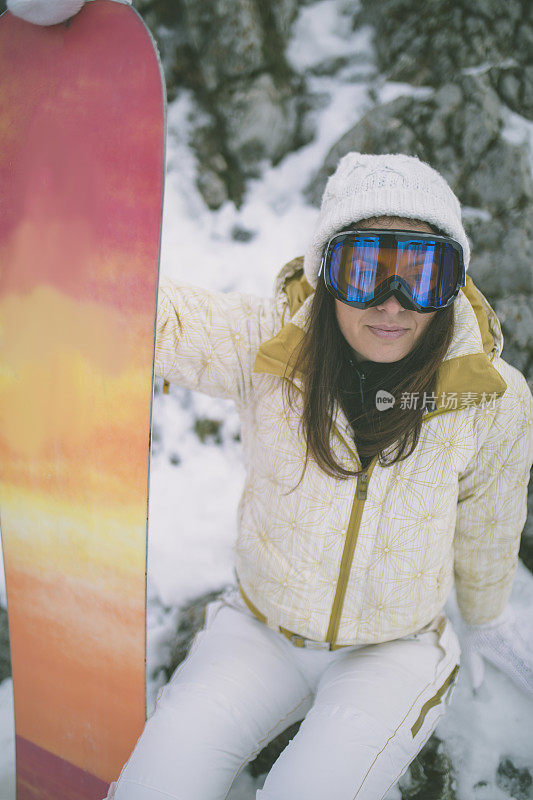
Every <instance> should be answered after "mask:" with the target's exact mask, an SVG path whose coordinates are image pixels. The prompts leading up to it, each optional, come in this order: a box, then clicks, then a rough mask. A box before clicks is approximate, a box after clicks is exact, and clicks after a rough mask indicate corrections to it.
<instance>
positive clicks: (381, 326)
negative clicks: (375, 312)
mask: <svg viewBox="0 0 533 800" xmlns="http://www.w3.org/2000/svg"><path fill="white" fill-rule="evenodd" d="M368 327H369V328H373V329H374V330H377V331H406V330H407V328H386V327H385V326H384V325H369V326H368Z"/></svg>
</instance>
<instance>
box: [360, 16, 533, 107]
mask: <svg viewBox="0 0 533 800" xmlns="http://www.w3.org/2000/svg"><path fill="white" fill-rule="evenodd" d="M362 6H363V9H364V13H363V18H364V19H365V20H367V21H368V22H369V23H370V24H372V25H373V26H374V27H375V28H376V30H379V36H378V37H376V41H375V46H376V52H377V58H378V66H379V67H380V69H381V70H382V71H383V72H385V73H386V74H387V76H388V78H389V79H390V80H395V81H404V82H407V83H411V84H413V85H433V86H440V85H441V84H442V81H443V78H444V79H448V78H449V77H450V76H452V75H458V74H460V73H461V72H462V71H463V70H467V69H479V68H483V69H484V70H486V72H487V76H488V78H489V81H490V83H491V85H492V86H493V88H494V89H495V91H496V92H497V94H498V95H499V97H500V98H501V99H502V100H503V101H504V102H505V103H506V104H507V105H508V106H509V107H510V108H511V109H512V110H513V111H517V112H518V113H520V114H523V115H524V116H527V117H529V119H533V65H532V63H531V61H532V60H531V53H532V52H533V7H532V6H531V3H529V2H528V0H507V2H505V3H500V2H498V0H472V2H469V3H450V2H449V0H434V2H432V3H431V6H430V7H428V12H429V13H425V14H421V13H420V7H419V6H417V4H416V3H413V2H411V0H386V2H383V3H374V2H373V1H372V0H362Z"/></svg>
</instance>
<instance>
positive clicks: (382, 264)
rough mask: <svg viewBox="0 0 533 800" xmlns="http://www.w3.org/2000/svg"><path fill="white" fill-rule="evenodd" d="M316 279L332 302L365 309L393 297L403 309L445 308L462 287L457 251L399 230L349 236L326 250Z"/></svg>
mask: <svg viewBox="0 0 533 800" xmlns="http://www.w3.org/2000/svg"><path fill="white" fill-rule="evenodd" d="M320 273H322V274H323V276H324V281H325V283H326V286H327V288H328V291H329V292H331V294H332V295H334V297H336V298H337V299H338V300H340V301H341V302H343V303H347V305H349V306H355V308H369V307H370V306H375V305H378V304H379V303H383V302H385V300H387V298H388V297H390V296H391V295H395V297H396V298H397V299H398V301H399V302H400V303H401V304H402V305H403V306H404V308H408V309H411V310H413V311H418V312H419V313H422V314H423V313H426V312H430V311H438V310H439V309H442V308H446V307H447V306H449V305H450V303H452V302H453V301H454V299H455V298H456V297H457V295H458V293H459V290H460V288H461V286H464V285H465V284H466V278H465V268H464V260H463V249H462V247H461V245H460V244H459V243H458V242H456V241H455V240H454V239H450V238H449V237H447V236H435V235H434V234H430V233H417V232H415V231H402V230H375V229H372V230H370V229H368V230H353V231H342V232H341V233H337V234H335V236H333V237H332V238H331V239H330V240H329V242H328V243H327V245H326V249H325V250H324V255H323V257H322V262H321V265H320V272H319V275H320Z"/></svg>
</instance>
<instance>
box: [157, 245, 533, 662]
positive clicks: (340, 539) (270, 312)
mask: <svg viewBox="0 0 533 800" xmlns="http://www.w3.org/2000/svg"><path fill="white" fill-rule="evenodd" d="M302 264H303V261H302V259H301V258H300V259H295V260H294V261H292V262H290V263H289V264H287V265H286V266H285V267H284V269H283V270H282V271H281V273H280V275H279V276H278V280H277V285H276V292H275V295H274V297H273V298H270V299H260V298H257V297H253V296H250V295H244V294H240V293H227V294H224V293H216V292H210V291H205V290H203V289H200V288H196V287H192V286H188V285H183V284H176V283H173V282H171V281H168V280H167V281H162V283H161V287H160V295H159V307H158V318H157V340H156V372H157V374H158V375H160V376H161V377H163V378H164V379H166V380H167V381H170V382H174V383H177V384H180V385H182V386H187V387H189V388H191V389H196V390H199V391H202V392H205V393H207V394H211V395H216V396H220V397H226V398H232V399H233V400H234V401H235V403H236V404H237V407H238V410H239V412H240V417H241V435H242V443H243V450H244V459H245V467H246V482H245V487H244V491H243V494H242V498H241V501H240V503H239V510H238V515H239V533H238V538H237V542H236V545H235V567H236V572H237V577H238V580H239V584H240V587H241V591H242V593H243V596H244V598H245V600H247V602H248V605H249V606H250V607H251V608H252V610H254V612H255V613H256V614H257V616H259V618H261V619H262V620H263V621H264V622H265V623H266V624H267V625H269V626H270V627H272V628H274V629H276V630H279V629H281V630H282V631H283V632H285V633H286V634H287V632H289V633H293V634H298V635H299V636H302V637H306V638H309V639H313V640H317V641H320V642H329V643H330V646H331V647H337V646H341V645H346V644H355V643H377V642H382V641H386V640H389V639H395V638H399V637H401V636H404V635H407V634H409V633H412V632H414V631H416V630H418V629H420V628H421V627H423V626H425V625H427V624H430V623H431V624H432V622H433V621H434V620H435V619H436V618H437V616H438V614H439V611H440V610H441V609H442V606H443V605H444V603H445V601H446V599H447V597H448V595H449V593H450V590H451V588H452V586H453V583H454V579H455V584H456V589H457V599H458V604H459V608H460V610H461V613H462V616H463V617H464V619H465V620H466V621H467V622H470V623H473V624H476V623H483V622H486V621H489V620H491V619H493V618H494V617H496V616H497V615H498V614H499V613H500V612H501V611H502V610H503V608H504V606H505V605H506V603H507V601H508V598H509V595H510V592H511V587H512V582H513V577H514V573H515V570H516V567H517V563H518V549H519V544H520V534H521V531H522V529H523V526H524V523H525V520H526V513H527V486H528V481H529V470H530V467H531V463H532V461H533V426H532V420H533V397H532V395H531V392H530V390H529V387H528V385H527V383H526V380H525V378H524V377H523V375H522V374H521V373H520V372H519V371H518V370H517V369H516V368H514V367H513V366H511V365H510V364H508V363H507V362H506V361H504V360H503V359H502V358H501V357H500V353H501V350H502V346H503V337H502V332H501V328H500V324H499V321H498V319H497V317H496V315H495V313H494V311H493V309H492V308H491V306H490V305H489V304H488V302H487V300H486V299H485V297H484V296H483V295H482V294H481V292H479V290H478V289H477V288H476V287H475V285H474V283H473V281H472V279H471V278H470V276H467V284H466V286H465V287H464V288H463V289H462V290H461V291H460V293H459V295H458V297H457V299H456V300H455V302H454V311H455V333H454V337H453V341H452V343H451V345H450V347H449V350H448V352H447V354H446V357H445V359H444V361H443V362H442V364H441V367H440V368H439V372H438V381H437V387H436V392H435V400H436V407H435V408H434V410H433V411H431V412H429V413H428V412H426V413H425V415H424V417H423V422H422V430H421V434H420V439H419V441H418V444H417V446H416V448H415V450H414V452H413V453H412V454H411V455H410V456H409V457H408V458H407V459H406V460H404V461H400V462H399V463H396V464H394V466H392V467H380V466H379V464H378V463H377V457H375V458H374V459H373V460H372V462H371V463H370V464H369V466H368V467H367V469H366V470H365V471H364V473H363V474H361V475H360V476H359V477H358V478H354V479H348V480H340V479H335V478H332V477H330V476H328V475H327V474H326V473H324V472H323V471H322V470H321V469H320V468H319V467H318V466H317V465H316V463H315V462H314V461H313V460H310V462H309V464H308V467H307V470H306V472H305V474H304V478H303V480H302V482H301V483H300V485H299V486H298V488H297V489H296V490H295V491H293V492H290V490H291V489H293V487H294V486H295V485H296V484H297V482H298V480H299V478H300V475H301V469H302V464H303V459H304V454H305V443H304V441H303V439H302V436H301V434H300V430H299V423H300V418H299V413H298V407H296V408H295V409H294V410H291V409H288V408H286V407H285V406H284V403H283V397H282V384H283V379H282V377H281V376H283V375H284V373H285V369H286V366H287V361H288V359H289V358H290V354H291V352H292V350H293V349H294V347H295V346H296V344H297V343H298V342H299V341H300V339H301V337H302V336H303V335H304V329H305V325H306V320H307V318H308V312H309V306H310V301H311V294H312V289H311V287H310V286H309V284H308V283H307V281H306V280H305V277H304V276H303V273H302ZM299 385H300V386H301V382H299ZM454 398H455V401H454ZM298 401H299V398H298ZM454 406H455V407H454ZM349 431H350V428H349V425H348V421H347V419H346V418H345V416H344V415H343V413H342V411H341V410H340V409H337V412H336V415H335V432H334V435H333V437H332V446H333V451H334V453H335V456H336V457H337V459H338V460H339V461H340V463H342V464H345V465H346V466H349V467H352V466H353V464H354V463H355V464H357V465H358V466H360V462H359V460H358V456H357V451H356V448H355V445H354V443H353V438H351V436H350V433H349Z"/></svg>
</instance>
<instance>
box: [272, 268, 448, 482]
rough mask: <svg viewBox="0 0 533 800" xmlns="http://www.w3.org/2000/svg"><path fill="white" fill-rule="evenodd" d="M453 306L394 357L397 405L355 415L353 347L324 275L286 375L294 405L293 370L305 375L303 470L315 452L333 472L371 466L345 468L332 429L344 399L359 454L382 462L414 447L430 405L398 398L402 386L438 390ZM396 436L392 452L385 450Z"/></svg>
mask: <svg viewBox="0 0 533 800" xmlns="http://www.w3.org/2000/svg"><path fill="white" fill-rule="evenodd" d="M453 309H454V304H453V303H452V304H451V305H449V306H448V307H447V308H444V309H442V310H441V311H437V312H436V313H435V316H434V317H433V319H432V320H431V321H430V323H429V324H428V326H427V328H426V329H425V331H424V332H423V334H422V335H421V337H420V339H419V340H418V342H417V343H416V344H415V346H414V348H413V349H412V350H411V351H410V352H409V353H408V354H407V356H405V357H404V358H403V359H401V360H400V361H398V362H394V365H392V364H391V373H390V375H389V376H388V383H387V391H389V392H390V393H391V394H393V395H394V397H395V401H396V402H395V403H394V406H392V407H391V408H388V409H387V410H386V411H385V412H383V411H380V410H378V409H377V408H375V407H374V408H371V409H367V410H363V412H362V413H361V414H359V415H358V416H357V417H355V418H354V417H353V414H352V412H351V410H350V404H349V394H350V386H353V369H354V367H353V366H352V365H351V364H350V352H351V351H350V347H349V345H348V343H347V341H346V339H345V338H344V336H343V334H342V332H341V330H340V328H339V325H338V322H337V318H336V314H335V299H334V297H333V296H332V295H331V294H330V293H329V292H328V290H327V289H326V286H325V284H324V282H323V281H322V280H319V281H318V284H317V287H316V289H315V292H314V296H313V299H312V301H311V309H310V317H309V325H308V328H307V332H306V335H305V336H304V337H303V340H302V343H301V345H300V346H299V348H298V351H297V353H296V354H295V359H294V361H293V362H292V368H291V370H290V372H289V373H288V374H287V376H286V377H287V378H289V380H286V381H285V389H286V393H287V394H286V396H287V399H288V402H289V403H290V404H291V405H292V403H293V401H294V394H293V390H294V384H293V381H294V378H295V376H296V373H298V372H299V373H301V374H302V376H303V413H302V416H301V421H300V425H301V429H302V433H303V435H304V438H305V441H306V457H305V463H304V467H303V471H302V477H303V474H304V472H305V469H306V466H307V463H308V461H309V458H310V457H312V458H313V459H314V460H315V461H316V462H317V464H318V465H319V467H321V468H322V469H323V470H324V471H325V472H326V473H327V474H328V475H331V476H332V477H336V478H350V477H353V476H355V475H358V474H360V473H361V472H363V471H364V470H363V469H361V470H357V469H355V468H354V469H346V468H345V467H343V466H342V465H341V464H339V462H338V461H337V460H336V458H335V456H334V454H333V451H332V447H331V434H332V426H333V419H334V413H335V408H336V405H337V404H339V405H340V407H341V408H342V409H343V411H344V413H345V414H346V415H347V417H348V420H349V422H350V423H351V425H352V428H353V431H354V439H355V441H356V444H357V451H358V453H359V455H361V456H363V457H364V456H375V455H376V454H379V457H380V458H379V463H380V465H381V466H392V464H395V463H396V462H397V461H400V460H404V459H406V458H408V456H410V455H411V453H412V452H413V450H414V449H415V447H416V445H417V443H418V439H419V437H420V430H421V427H422V416H423V414H424V413H425V411H427V410H428V409H427V408H425V407H423V406H422V403H419V402H417V403H416V408H402V407H401V403H400V402H399V401H400V399H401V396H402V392H413V393H416V394H415V396H416V397H417V398H418V399H420V398H423V397H424V394H423V393H424V392H427V393H429V392H434V391H435V386H436V376H437V370H438V368H439V366H440V364H441V362H442V360H443V358H444V356H445V355H446V352H447V350H448V348H449V346H450V343H451V340H452V337H453V319H454V311H453ZM395 443H396V447H395V448H394V449H393V451H392V453H389V458H388V459H387V457H386V456H385V455H384V453H383V451H384V450H385V449H386V448H389V446H391V445H393V444H395ZM300 481H301V478H300Z"/></svg>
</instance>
